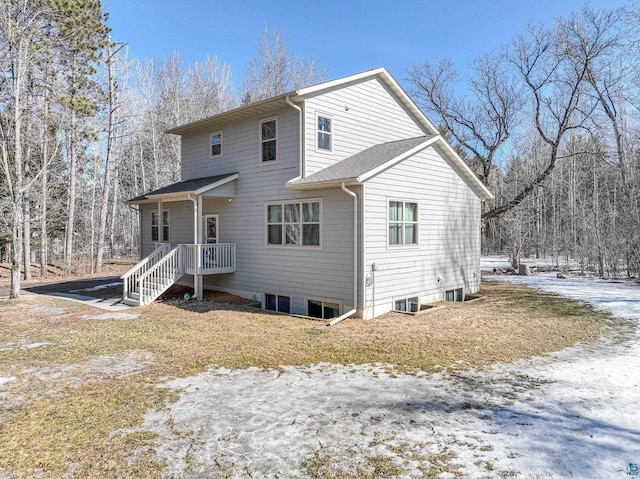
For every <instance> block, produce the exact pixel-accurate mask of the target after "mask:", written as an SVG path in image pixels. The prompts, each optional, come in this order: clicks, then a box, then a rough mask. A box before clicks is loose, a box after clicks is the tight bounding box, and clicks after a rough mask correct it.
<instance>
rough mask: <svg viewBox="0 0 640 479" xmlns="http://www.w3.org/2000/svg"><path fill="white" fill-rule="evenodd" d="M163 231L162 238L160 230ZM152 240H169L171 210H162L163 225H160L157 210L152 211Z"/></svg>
mask: <svg viewBox="0 0 640 479" xmlns="http://www.w3.org/2000/svg"><path fill="white" fill-rule="evenodd" d="M161 231H162V238H161V237H160V236H161V235H160V232H161ZM151 241H162V242H168V241H169V211H167V210H163V211H162V225H160V221H159V216H158V212H157V211H151Z"/></svg>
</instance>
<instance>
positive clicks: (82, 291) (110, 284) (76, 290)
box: [69, 281, 122, 293]
mask: <svg viewBox="0 0 640 479" xmlns="http://www.w3.org/2000/svg"><path fill="white" fill-rule="evenodd" d="M114 286H122V282H121V281H119V282H115V283H106V284H99V285H98V286H94V287H92V288H84V289H74V290H73V291H69V292H70V293H88V292H91V291H100V290H101V289H107V288H112V287H114Z"/></svg>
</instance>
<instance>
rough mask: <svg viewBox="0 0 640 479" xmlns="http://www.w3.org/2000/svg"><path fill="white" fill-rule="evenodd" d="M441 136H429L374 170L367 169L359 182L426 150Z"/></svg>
mask: <svg viewBox="0 0 640 479" xmlns="http://www.w3.org/2000/svg"><path fill="white" fill-rule="evenodd" d="M440 138H441V137H440V135H435V136H432V137H431V138H429V139H427V140H425V141H423V142H422V143H420V144H419V145H418V146H414V147H413V148H411V149H410V150H408V151H405V152H404V153H403V154H401V155H398V156H396V157H395V158H393V159H392V160H389V161H387V162H386V163H383V164H382V165H380V166H378V167H377V168H374V169H373V170H369V171H367V172H366V173H364V174H362V175H360V176H358V178H357V181H358V183H364V182H365V181H367V180H369V179H371V178H373V177H374V176H376V175H379V174H380V173H382V172H383V171H385V170H387V169H389V168H391V167H392V166H393V165H395V164H397V163H400V162H401V161H402V160H404V159H406V158H409V157H410V156H413V155H415V154H416V153H418V152H420V151H422V150H424V149H425V148H427V147H428V146H430V145H433V144H434V143H435V142H436V141H438V140H439V139H440Z"/></svg>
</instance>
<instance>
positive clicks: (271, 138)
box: [260, 118, 278, 163]
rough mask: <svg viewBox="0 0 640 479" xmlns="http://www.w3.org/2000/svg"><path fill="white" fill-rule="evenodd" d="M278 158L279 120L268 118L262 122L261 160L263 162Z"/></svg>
mask: <svg viewBox="0 0 640 479" xmlns="http://www.w3.org/2000/svg"><path fill="white" fill-rule="evenodd" d="M277 159H278V120H277V118H268V119H266V120H262V121H261V122H260V161H261V162H262V163H265V162H269V161H276V160H277Z"/></svg>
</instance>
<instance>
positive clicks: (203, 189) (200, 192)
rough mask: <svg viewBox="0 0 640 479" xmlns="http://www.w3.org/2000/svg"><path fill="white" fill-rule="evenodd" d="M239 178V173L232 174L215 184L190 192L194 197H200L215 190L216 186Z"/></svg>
mask: <svg viewBox="0 0 640 479" xmlns="http://www.w3.org/2000/svg"><path fill="white" fill-rule="evenodd" d="M239 176H240V174H239V173H234V174H233V175H231V176H227V177H226V178H223V179H221V180H218V181H216V182H215V183H211V184H210V185H206V186H203V187H202V188H198V189H197V190H195V191H193V192H191V193H194V194H195V195H201V194H202V193H205V192H207V191H209V190H213V189H215V188H217V187H218V186H222V185H225V184H227V183H229V182H230V181H235V180H237V179H238V177H239Z"/></svg>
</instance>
